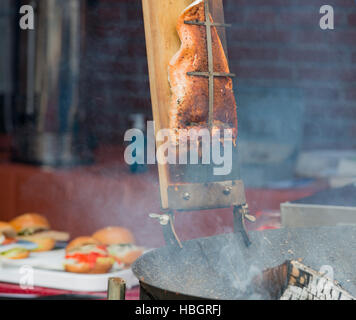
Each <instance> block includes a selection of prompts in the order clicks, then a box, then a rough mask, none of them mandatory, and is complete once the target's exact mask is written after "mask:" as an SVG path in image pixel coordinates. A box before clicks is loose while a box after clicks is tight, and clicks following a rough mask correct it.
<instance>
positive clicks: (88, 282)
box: [0, 250, 139, 292]
mask: <svg viewBox="0 0 356 320" xmlns="http://www.w3.org/2000/svg"><path fill="white" fill-rule="evenodd" d="M64 255H65V253H64V250H54V251H50V252H43V253H31V256H30V257H29V258H27V259H23V260H5V259H3V260H0V282H8V283H16V284H19V285H20V286H22V287H23V288H24V289H28V288H30V287H31V286H39V287H46V288H53V289H61V290H69V291H80V292H104V291H107V283H108V279H109V278H110V277H120V278H123V279H124V280H125V281H126V287H127V288H128V289H130V288H132V287H134V286H136V285H138V284H139V282H138V280H137V278H136V277H135V276H134V275H133V273H132V271H131V269H126V270H118V269H117V267H116V268H115V266H114V267H113V269H112V272H110V273H106V274H93V275H91V274H77V273H70V272H65V271H64V269H63V260H64Z"/></svg>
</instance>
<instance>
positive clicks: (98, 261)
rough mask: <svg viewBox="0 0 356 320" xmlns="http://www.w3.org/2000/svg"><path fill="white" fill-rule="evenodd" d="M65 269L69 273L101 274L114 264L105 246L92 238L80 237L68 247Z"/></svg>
mask: <svg viewBox="0 0 356 320" xmlns="http://www.w3.org/2000/svg"><path fill="white" fill-rule="evenodd" d="M65 258H66V259H65V262H64V268H65V270H66V271H67V272H74V273H89V274H101V273H107V272H109V271H110V269H111V268H112V266H113V264H114V259H113V258H111V257H110V256H109V254H108V251H107V250H106V247H105V245H102V244H101V243H100V242H99V241H97V240H96V239H94V238H92V237H79V238H76V239H74V240H73V241H71V242H70V243H69V244H68V246H67V247H66V257H65Z"/></svg>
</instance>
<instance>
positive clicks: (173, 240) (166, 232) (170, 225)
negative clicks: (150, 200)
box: [149, 211, 183, 249]
mask: <svg viewBox="0 0 356 320" xmlns="http://www.w3.org/2000/svg"><path fill="white" fill-rule="evenodd" d="M149 217H150V218H153V219H158V221H159V223H160V225H161V226H162V230H163V237H164V240H165V242H166V244H167V245H170V246H179V247H180V248H181V249H182V248H183V245H182V242H181V241H180V239H179V238H178V235H177V233H176V230H175V227H174V212H173V211H168V212H167V213H165V214H157V213H150V214H149Z"/></svg>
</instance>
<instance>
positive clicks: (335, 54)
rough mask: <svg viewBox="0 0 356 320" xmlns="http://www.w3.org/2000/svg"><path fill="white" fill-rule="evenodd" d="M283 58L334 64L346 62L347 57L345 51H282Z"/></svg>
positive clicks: (293, 60)
mask: <svg viewBox="0 0 356 320" xmlns="http://www.w3.org/2000/svg"><path fill="white" fill-rule="evenodd" d="M280 55H281V58H282V59H285V60H288V61H292V62H321V63H322V62H333V63H338V62H339V61H344V59H346V57H347V52H345V51H333V50H330V49H328V50H305V49H298V48H296V49H285V50H281V53H280Z"/></svg>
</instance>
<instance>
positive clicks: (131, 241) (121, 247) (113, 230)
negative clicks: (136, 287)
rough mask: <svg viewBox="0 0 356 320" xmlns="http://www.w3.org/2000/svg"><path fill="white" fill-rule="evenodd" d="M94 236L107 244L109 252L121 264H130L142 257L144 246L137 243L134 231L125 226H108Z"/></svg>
mask: <svg viewBox="0 0 356 320" xmlns="http://www.w3.org/2000/svg"><path fill="white" fill-rule="evenodd" d="M93 238H94V239H96V240H98V241H100V242H101V243H103V244H105V245H106V246H107V250H108V253H109V255H110V256H111V257H113V258H114V259H115V261H116V262H117V263H118V264H119V265H122V264H123V265H124V266H130V265H131V264H132V263H134V262H135V260H136V259H137V258H138V257H140V256H141V255H142V253H143V251H144V249H143V248H141V247H139V246H136V245H135V238H134V236H133V234H132V232H131V231H130V230H128V229H126V228H123V227H107V228H104V229H100V230H98V231H97V232H95V233H94V234H93Z"/></svg>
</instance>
